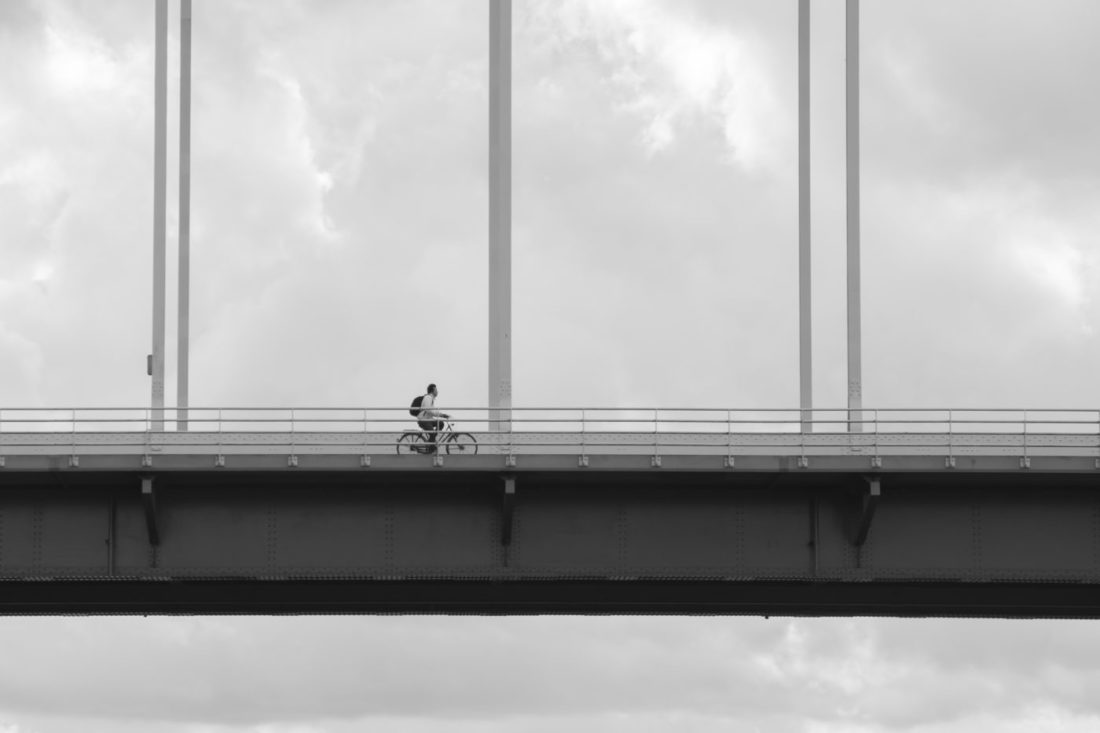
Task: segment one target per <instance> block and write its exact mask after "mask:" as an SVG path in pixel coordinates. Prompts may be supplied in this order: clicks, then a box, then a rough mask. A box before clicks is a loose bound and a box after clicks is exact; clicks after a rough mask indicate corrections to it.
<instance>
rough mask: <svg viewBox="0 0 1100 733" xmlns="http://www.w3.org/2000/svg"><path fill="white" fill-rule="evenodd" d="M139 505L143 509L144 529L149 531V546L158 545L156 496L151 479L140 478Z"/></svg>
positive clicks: (148, 477)
mask: <svg viewBox="0 0 1100 733" xmlns="http://www.w3.org/2000/svg"><path fill="white" fill-rule="evenodd" d="M141 503H142V504H143V505H144V507H145V528H146V529H147V530H148V531H149V544H150V545H152V546H153V547H156V546H157V545H159V544H160V531H159V530H158V528H157V496H156V494H155V493H153V477H152V476H142V477H141Z"/></svg>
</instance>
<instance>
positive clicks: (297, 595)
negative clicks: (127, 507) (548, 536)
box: [0, 580, 1100, 618]
mask: <svg viewBox="0 0 1100 733" xmlns="http://www.w3.org/2000/svg"><path fill="white" fill-rule="evenodd" d="M73 613H77V614H112V615H117V614H138V613H141V614H147V613H155V614H242V613H260V614H302V613H358V614H381V613H387V614H389V613H410V614H425V613H438V614H475V615H498V614H508V615H527V614H557V613H561V614H585V615H600V614H624V613H636V614H647V615H678V614H716V615H753V616H891V617H998V618H1100V585H1098V584H1072V583H1069V584H1058V583H1043V584H1034V583H899V582H876V583H843V582H797V581H790V582H784V581H755V582H754V581H742V582H723V581H675V580H636V581H621V580H563V581H477V580H469V581H448V580H423V581H358V582H356V581H252V582H249V581H240V580H193V581H110V580H104V581H94V580H81V581H65V582H35V581H8V582H0V614H36V615H53V614H73Z"/></svg>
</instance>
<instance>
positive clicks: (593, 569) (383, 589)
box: [0, 461, 1100, 617]
mask: <svg viewBox="0 0 1100 733" xmlns="http://www.w3.org/2000/svg"><path fill="white" fill-rule="evenodd" d="M477 465H480V464H477ZM9 466H10V464H9ZM1097 483H1098V481H1097V475H1096V473H1095V472H1091V471H1089V472H1036V471H1034V470H1014V471H1001V472H998V471H988V472H985V471H983V472H951V471H945V470H941V471H909V472H906V471H897V472H891V471H880V472H876V473H874V474H867V473H864V472H839V471H828V472H824V471H821V472H815V471H812V470H798V469H787V468H784V467H782V466H781V465H780V464H777V465H776V468H775V469H774V470H760V471H736V470H725V471H722V470H703V471H691V472H688V471H668V470H665V469H661V468H654V469H652V470H621V471H599V472H591V473H590V472H587V471H586V470H583V469H578V470H572V471H522V470H519V471H510V472H508V473H502V472H501V471H500V470H492V471H490V470H463V469H461V467H459V468H455V467H454V461H452V462H451V464H449V465H448V467H446V468H432V467H430V464H427V463H426V464H425V468H424V469H423V470H404V471H388V470H376V469H373V468H365V469H361V470H358V471H346V470H326V471H321V470H301V469H296V468H283V469H280V470H239V471H225V470H180V471H160V472H152V471H150V470H146V471H140V470H138V471H135V470H125V471H112V470H101V471H86V470H81V469H78V468H71V469H65V468H57V469H52V470H36V471H30V470H27V471H24V470H13V469H12V468H10V467H9V468H7V469H5V470H3V471H0V613H37V614H48V613H319V612H354V613H395V612H396V613H479V614H493V613H509V614H527V613H662V614H674V613H724V614H739V613H742V614H756V615H772V614H775V615H837V616H851V615H892V616H974V615H990V616H1002V617H1100V494H1098V492H1097V491H1096V489H1097Z"/></svg>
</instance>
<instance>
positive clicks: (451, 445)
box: [397, 420, 477, 456]
mask: <svg viewBox="0 0 1100 733" xmlns="http://www.w3.org/2000/svg"><path fill="white" fill-rule="evenodd" d="M443 425H444V427H443V429H442V430H440V431H439V432H438V433H437V434H436V442H435V443H432V442H430V441H429V440H428V434H427V433H426V432H424V431H423V430H406V431H405V432H404V433H402V434H401V437H400V438H398V439H397V454H398V455H401V454H402V453H420V454H422V455H423V454H430V453H434V452H436V451H438V450H439V449H440V448H445V449H446V451H447V454H448V455H454V454H459V455H461V454H466V455H470V456H472V455H476V454H477V438H475V437H474V436H472V435H470V434H469V433H456V432H455V429H454V423H453V422H451V421H450V420H444V421H443Z"/></svg>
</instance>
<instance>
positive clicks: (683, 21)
mask: <svg viewBox="0 0 1100 733" xmlns="http://www.w3.org/2000/svg"><path fill="white" fill-rule="evenodd" d="M517 24H518V25H519V26H520V27H521V28H523V29H524V31H525V32H524V33H523V35H522V36H521V39H522V41H523V42H527V43H529V42H531V41H532V40H533V41H534V44H535V48H536V54H538V53H539V50H540V49H541V51H542V53H544V54H549V56H550V57H551V58H554V59H560V58H561V57H562V56H563V55H565V54H571V55H572V54H576V53H577V52H578V50H584V49H586V48H587V49H591V52H592V53H593V55H594V56H595V58H596V59H597V60H598V62H599V63H600V64H601V65H602V66H603V67H604V71H603V73H604V80H605V82H606V83H607V84H608V85H609V87H610V89H611V90H612V93H613V94H614V95H615V97H616V98H617V100H618V102H617V106H618V111H619V112H620V113H626V114H628V115H630V116H631V117H634V118H636V119H637V120H638V122H639V124H640V128H639V130H638V132H637V139H638V141H639V143H640V144H641V145H642V147H643V148H644V149H645V150H646V152H647V153H649V154H650V155H655V154H658V153H661V152H663V151H667V150H669V149H671V148H673V146H674V145H675V144H676V142H677V140H678V139H679V138H680V137H681V136H682V135H683V134H684V128H685V127H686V126H690V125H693V124H699V123H702V124H704V125H707V126H710V127H713V129H714V130H715V131H716V132H718V133H719V134H720V135H721V136H722V138H723V140H724V142H725V145H726V147H727V154H728V158H729V159H730V160H731V161H732V162H734V163H737V164H739V165H741V166H744V167H746V168H749V169H759V168H762V167H763V168H770V167H774V166H775V165H777V164H778V163H780V162H781V161H784V160H786V159H787V158H788V157H789V156H788V154H787V150H786V148H787V147H789V143H790V135H791V133H792V130H791V128H789V127H784V125H783V124H782V123H781V122H780V124H778V125H777V124H776V121H777V120H782V119H783V118H784V115H782V114H781V112H780V105H779V103H778V101H777V99H776V95H775V89H774V83H773V80H772V78H771V73H772V72H773V69H772V68H771V59H770V58H769V54H768V49H767V46H766V45H765V44H762V43H760V42H759V41H758V39H756V38H754V37H752V36H750V35H748V34H746V33H743V32H738V29H737V28H736V27H735V26H730V25H711V24H709V23H707V22H705V21H704V20H703V19H702V18H700V17H699V16H698V15H696V14H694V13H692V12H691V11H690V10H687V9H686V6H680V7H676V8H675V9H674V8H673V6H671V5H669V4H667V3H661V2H653V1H651V0H616V1H615V2H589V1H588V0H545V1H543V2H539V3H534V4H532V5H531V6H530V7H529V8H527V9H526V13H525V14H523V15H521V16H520V19H519V20H518V21H517Z"/></svg>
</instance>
